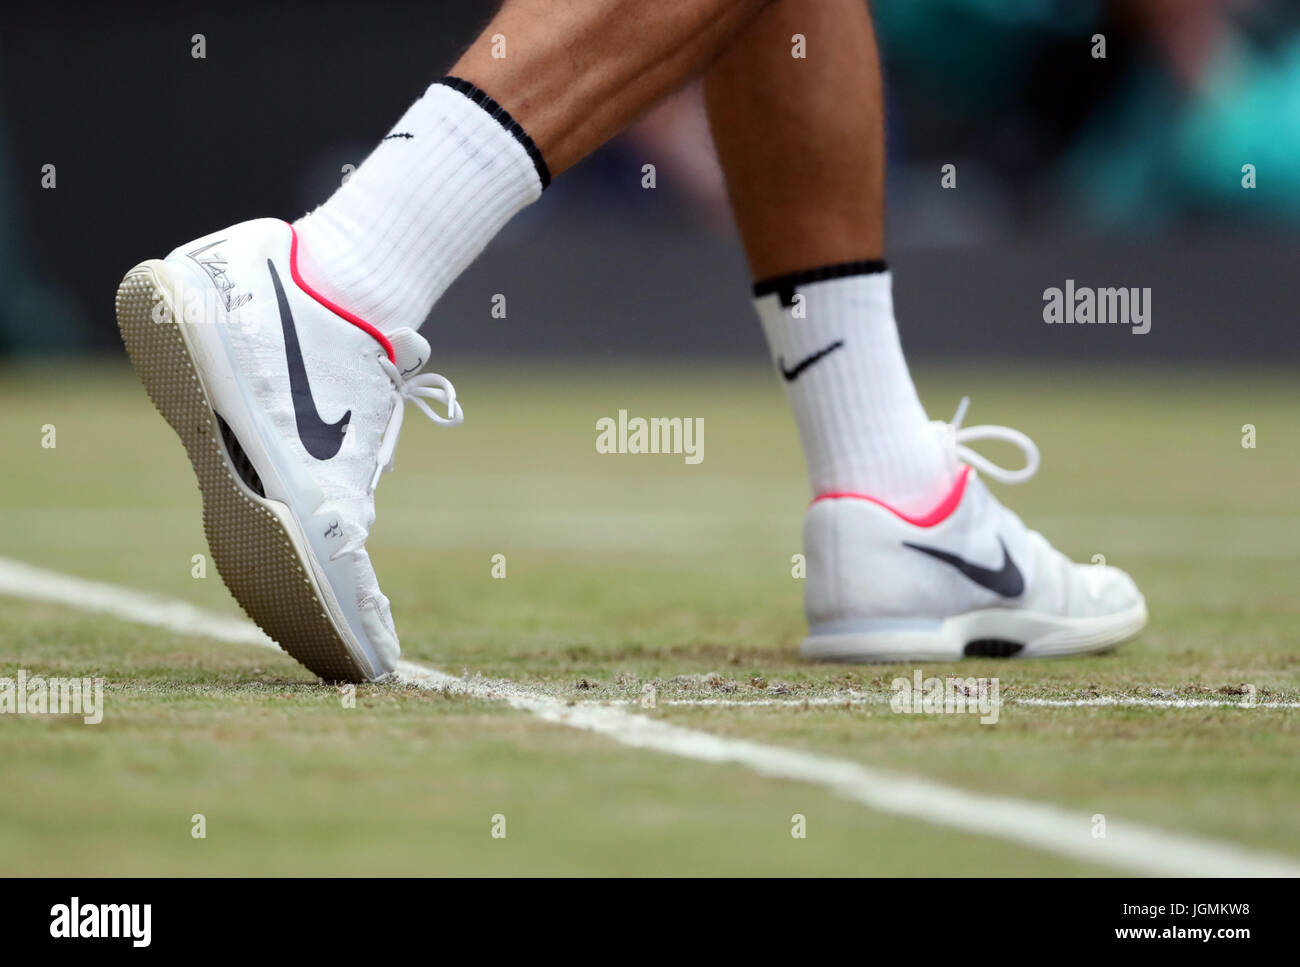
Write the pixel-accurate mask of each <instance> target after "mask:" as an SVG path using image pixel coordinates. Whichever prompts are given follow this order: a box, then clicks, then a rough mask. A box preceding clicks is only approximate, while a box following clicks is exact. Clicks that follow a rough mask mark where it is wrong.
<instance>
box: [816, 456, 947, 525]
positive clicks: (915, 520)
mask: <svg viewBox="0 0 1300 967" xmlns="http://www.w3.org/2000/svg"><path fill="white" fill-rule="evenodd" d="M969 477H970V467H962V468H961V473H959V474H958V475H957V482H956V483H955V484H953V487H952V492H951V493H949V494H948V496H947V497H945V498H943V500H942V502H940V504H939V506H937V507H935V508H934V510H932V511H930V512H929V513H928V514H923V515H922V516H920V517H913V516H912V515H911V514H905V513H903V512H902V511H901V510H899V509H898V508H897V507H890V506H889V504H887V503H885V502H884V501H883V500H878V499H877V498H875V497H868V496H867V495H866V494H854V493H846V492H836V493H831V494H819V495H818V496H816V497H814V498H813V501H812V502H813V503H814V504H815V503H817V501H819V500H867V501H870V502H871V503H873V504H875V505H877V506H878V507H883V508H885V510H887V511H889V512H890V513H891V514H893V515H894V516H895V517H899V518H901V519H903V520H905V521H907V522H908V523H909V524H912V525H914V526H916V527H933V526H934V525H935V524H938V523H941V522H943V521H945V520H947V519H948V517H949V516H950V515H951V514H952V512H953V511H954V510H956V509H957V505H958V504H960V503H961V498H962V495H963V494H964V493H966V480H967V478H969Z"/></svg>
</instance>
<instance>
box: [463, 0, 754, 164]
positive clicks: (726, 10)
mask: <svg viewBox="0 0 1300 967" xmlns="http://www.w3.org/2000/svg"><path fill="white" fill-rule="evenodd" d="M768 2H769V0H656V2H654V3H645V2H644V0H612V2H602V3H594V2H592V0H507V2H506V4H505V5H504V6H503V7H502V8H501V11H500V12H499V13H498V14H497V16H496V17H495V18H494V19H493V20H492V22H491V23H490V24H488V26H487V28H486V29H484V31H483V33H482V34H481V35H480V37H479V39H478V40H476V41H475V42H474V44H473V45H472V46H471V47H470V49H469V50H468V51H466V53H465V55H464V56H463V57H462V58H461V59H460V61H459V62H457V64H456V66H455V67H453V68H452V70H451V73H452V74H453V75H455V76H457V77H463V78H464V79H465V80H467V81H470V82H471V83H473V84H475V85H477V86H478V87H480V88H482V89H483V90H485V91H487V92H488V93H489V94H491V95H492V97H494V98H495V99H496V100H497V101H498V102H500V103H501V104H502V105H503V106H504V107H505V108H506V110H508V111H509V112H510V113H511V114H512V115H513V116H514V118H515V120H517V121H518V122H519V123H520V124H521V125H522V126H523V128H524V130H525V131H527V132H528V133H529V134H530V135H532V138H533V140H534V141H535V142H536V143H537V146H538V147H539V148H540V149H541V152H542V156H543V157H544V158H545V159H546V161H547V164H549V165H550V168H551V171H552V172H553V173H556V174H558V173H559V172H561V171H564V170H565V169H566V168H569V167H572V166H573V165H574V164H575V163H576V162H578V161H580V160H581V159H582V158H583V157H585V156H586V155H587V154H590V153H591V152H592V151H593V150H595V149H596V148H597V147H599V146H600V145H601V144H603V143H604V142H605V141H607V140H609V139H610V138H611V137H613V136H614V135H615V134H617V133H618V132H619V131H621V130H622V129H623V128H625V127H626V126H627V125H628V124H630V123H631V122H632V121H634V120H635V119H636V118H637V117H638V116H639V115H640V114H642V113H643V112H644V111H646V110H647V109H648V108H650V107H651V106H653V105H654V104H655V102H656V101H658V100H659V99H661V98H662V97H664V96H665V95H667V94H670V93H671V92H673V91H674V90H676V89H677V88H678V87H680V86H681V85H682V84H683V83H684V82H685V81H686V80H688V79H689V78H690V77H692V76H693V75H695V74H698V73H699V72H701V71H702V70H704V68H705V67H707V66H708V65H709V64H710V63H711V62H712V61H713V60H714V58H715V57H717V55H718V52H719V51H721V50H722V48H723V47H724V46H725V45H726V44H727V43H728V42H730V41H731V40H732V38H733V37H735V35H736V34H737V33H738V32H739V31H740V29H741V28H742V27H744V26H745V25H747V24H748V23H749V22H750V21H751V20H752V19H753V17H754V15H755V14H757V13H758V11H759V10H761V9H762V8H763V7H765V6H767V4H768ZM494 38H504V42H505V56H504V57H494V56H493V46H494Z"/></svg>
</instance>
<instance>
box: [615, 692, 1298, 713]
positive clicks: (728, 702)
mask: <svg viewBox="0 0 1300 967" xmlns="http://www.w3.org/2000/svg"><path fill="white" fill-rule="evenodd" d="M889 699H890V696H889V695H887V694H885V693H883V692H881V693H869V692H841V693H833V694H830V695H827V694H821V695H809V696H808V697H806V698H800V697H799V696H797V695H792V696H790V697H789V698H752V699H746V698H667V699H664V698H661V699H658V700H657V701H656V702H655V705H656V707H658V706H661V705H669V706H673V707H681V708H745V707H749V706H752V707H753V708H803V707H804V706H812V707H814V708H818V707H822V706H829V707H838V706H842V705H888V704H889ZM971 701H975V700H974V699H973V698H972V699H971ZM609 704H611V705H624V706H635V705H639V704H640V702H639V701H638V700H636V699H622V698H620V699H611V700H610V701H609ZM992 705H993V706H995V707H998V708H1002V707H1004V706H1007V705H1025V706H1032V707H1035V708H1239V709H1245V710H1249V711H1253V710H1255V709H1275V708H1277V709H1283V708H1300V702H1285V701H1270V702H1258V701H1257V702H1255V703H1254V704H1253V705H1250V704H1247V703H1245V702H1230V701H1227V700H1226V699H1215V698H1141V697H1139V696H1130V695H1094V696H1092V697H1090V698H1015V697H1007V698H1003V699H1000V700H998V701H997V702H993V703H992Z"/></svg>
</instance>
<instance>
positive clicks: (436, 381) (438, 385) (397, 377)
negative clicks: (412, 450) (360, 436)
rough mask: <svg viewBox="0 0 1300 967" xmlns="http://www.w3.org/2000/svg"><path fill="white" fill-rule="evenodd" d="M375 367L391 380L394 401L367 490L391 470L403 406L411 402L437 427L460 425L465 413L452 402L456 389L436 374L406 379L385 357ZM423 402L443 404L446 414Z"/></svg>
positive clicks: (381, 357)
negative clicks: (431, 401) (377, 366)
mask: <svg viewBox="0 0 1300 967" xmlns="http://www.w3.org/2000/svg"><path fill="white" fill-rule="evenodd" d="M379 365H380V366H382V367H383V370H384V372H385V373H387V374H388V378H389V379H391V380H392V381H393V396H394V400H393V412H392V413H391V414H390V415H389V417H388V425H387V426H385V427H384V435H383V438H382V439H381V440H380V441H379V456H378V458H377V459H376V461H375V475H374V476H373V477H371V478H370V489H371V491H374V489H375V488H376V487H378V486H379V478H380V477H381V476H382V475H383V474H384V473H385V472H386V471H388V470H392V469H393V460H394V455H395V453H396V452H397V438H398V437H399V436H400V435H401V433H402V415H403V413H404V411H405V409H406V406H405V404H406V403H414V404H415V405H416V406H418V407H419V408H420V410H421V411H422V412H423V413H424V415H425V416H427V417H428V418H429V419H431V420H433V422H434V423H437V424H438V425H439V426H460V425H461V424H462V423H464V422H465V411H464V410H462V409H461V408H460V403H458V402H457V401H456V387H454V386H452V385H451V380H449V379H447V378H445V377H443V376H439V375H438V374H437V373H419V374H417V375H415V376H412V377H410V378H407V377H404V376H403V375H402V374H401V371H400V370H398V368H397V367H396V366H394V365H393V363H392V362H391V361H390V360H389V359H388V357H387V356H383V355H381V356H380V357H379ZM425 400H434V401H435V402H438V403H441V404H443V405H444V406H445V407H446V408H447V415H446V416H442V415H441V414H440V413H438V412H437V411H436V410H435V409H434V408H433V407H432V406H430V405H429V404H428V403H426V402H425Z"/></svg>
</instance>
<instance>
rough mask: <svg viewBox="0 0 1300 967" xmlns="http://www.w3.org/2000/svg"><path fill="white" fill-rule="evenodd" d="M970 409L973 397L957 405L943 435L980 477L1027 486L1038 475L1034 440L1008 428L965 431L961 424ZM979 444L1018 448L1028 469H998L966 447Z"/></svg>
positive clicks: (943, 425)
mask: <svg viewBox="0 0 1300 967" xmlns="http://www.w3.org/2000/svg"><path fill="white" fill-rule="evenodd" d="M969 407H970V397H969V396H963V397H962V398H961V402H960V403H958V404H957V412H956V413H955V414H954V415H953V418H952V422H951V423H947V424H941V426H942V427H943V430H944V433H945V434H946V435H948V438H949V440H950V441H951V443H952V445H953V447H955V448H956V450H957V455H958V456H959V457H961V459H962V460H964V461H965V462H966V463H968V464H970V465H971V466H972V467H974V468H975V469H976V470H979V471H980V472H981V473H985V474H988V475H989V476H990V477H992V478H993V479H994V480H1000V481H1001V482H1002V483H1006V484H1018V483H1024V482H1025V481H1026V480H1028V479H1029V478H1030V477H1032V476H1033V475H1034V474H1036V473H1037V472H1038V463H1039V456H1038V447H1037V445H1036V444H1035V443H1034V441H1033V440H1031V439H1029V437H1028V436H1026V435H1025V434H1023V433H1021V432H1020V431H1019V430H1013V429H1011V427H1009V426H991V425H986V426H968V427H965V428H964V429H963V428H962V425H961V421H962V420H964V419H965V418H966V410H967V409H968V408H969ZM976 440H1003V441H1005V442H1006V443H1011V444H1014V445H1015V446H1018V447H1019V448H1020V449H1021V451H1022V452H1023V453H1024V455H1025V465H1024V467H1022V468H1021V469H1020V470H1008V469H1007V468H1006V467H999V466H998V465H997V464H996V463H994V462H993V461H991V460H989V459H988V458H987V457H983V456H981V455H980V454H978V453H976V452H975V451H974V450H972V449H971V448H970V447H968V446H965V445H964V444H966V443H968V442H971V443H973V442H974V441H976Z"/></svg>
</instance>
